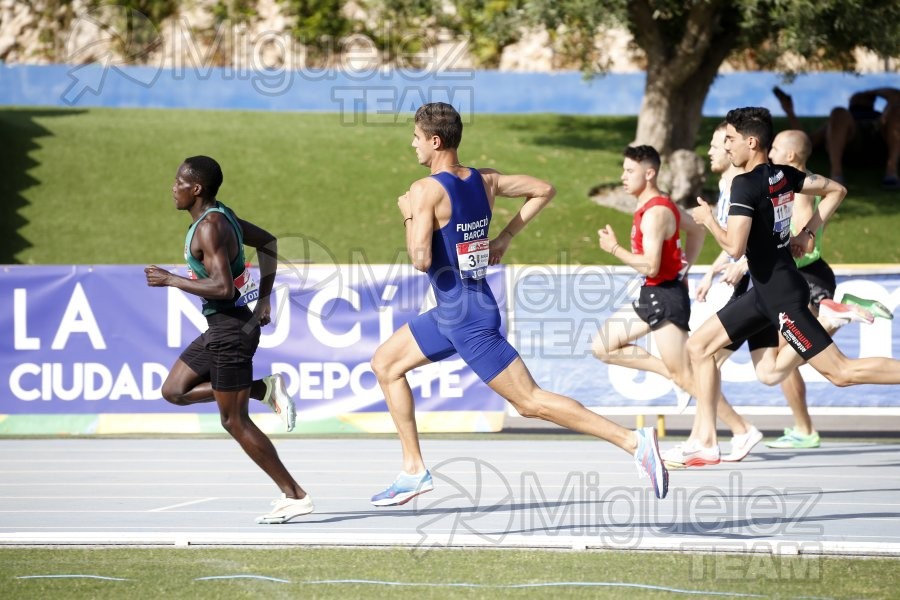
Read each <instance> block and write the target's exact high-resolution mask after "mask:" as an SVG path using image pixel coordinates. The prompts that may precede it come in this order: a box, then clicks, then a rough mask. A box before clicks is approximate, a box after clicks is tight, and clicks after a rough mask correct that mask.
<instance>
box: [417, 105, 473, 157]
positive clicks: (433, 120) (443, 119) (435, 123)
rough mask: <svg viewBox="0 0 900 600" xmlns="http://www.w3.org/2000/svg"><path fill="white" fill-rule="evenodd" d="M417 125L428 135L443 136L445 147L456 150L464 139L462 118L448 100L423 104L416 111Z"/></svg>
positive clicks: (442, 141)
mask: <svg viewBox="0 0 900 600" xmlns="http://www.w3.org/2000/svg"><path fill="white" fill-rule="evenodd" d="M416 125H418V126H419V127H420V128H421V129H422V131H424V132H425V135H427V136H429V137H430V136H433V135H436V136H438V137H439V138H441V143H442V144H443V145H444V148H446V149H448V150H454V149H456V148H459V144H460V142H461V141H462V130H463V124H462V118H461V117H460V116H459V113H458V112H456V109H455V108H453V107H452V106H451V105H449V104H447V103H446V102H431V103H429V104H423V105H422V106H420V107H419V110H417V111H416Z"/></svg>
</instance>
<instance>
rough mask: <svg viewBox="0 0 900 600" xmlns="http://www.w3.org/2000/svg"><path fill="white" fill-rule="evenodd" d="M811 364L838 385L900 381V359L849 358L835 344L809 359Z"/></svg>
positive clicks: (894, 382) (893, 382)
mask: <svg viewBox="0 0 900 600" xmlns="http://www.w3.org/2000/svg"><path fill="white" fill-rule="evenodd" d="M809 364H810V365H812V367H813V368H814V369H815V370H816V371H818V372H819V373H821V374H822V375H824V376H825V378H826V379H827V380H828V381H830V382H831V383H833V384H834V385H836V386H838V387H847V386H850V385H859V384H861V383H880V384H896V383H900V360H897V359H893V358H885V357H871V358H848V357H847V356H845V355H844V353H842V352H841V351H840V349H839V348H838V347H837V346H836V345H835V344H830V345H829V346H828V347H827V348H825V349H824V350H822V351H821V352H819V353H818V354H816V355H815V356H813V357H812V358H811V359H809Z"/></svg>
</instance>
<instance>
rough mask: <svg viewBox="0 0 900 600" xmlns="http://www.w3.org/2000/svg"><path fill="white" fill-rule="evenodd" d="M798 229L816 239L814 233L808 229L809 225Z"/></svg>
mask: <svg viewBox="0 0 900 600" xmlns="http://www.w3.org/2000/svg"><path fill="white" fill-rule="evenodd" d="M800 231H805V232H806V233H807V235H809V237H811V238H812V239H816V234H815V233H813V232H812V231H810V230H809V227H805V226H804V227H803V229H801V230H800Z"/></svg>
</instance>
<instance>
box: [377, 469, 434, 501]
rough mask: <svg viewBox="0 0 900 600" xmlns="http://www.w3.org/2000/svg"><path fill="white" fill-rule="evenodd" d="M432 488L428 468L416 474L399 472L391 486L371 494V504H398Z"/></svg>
mask: <svg viewBox="0 0 900 600" xmlns="http://www.w3.org/2000/svg"><path fill="white" fill-rule="evenodd" d="M433 489H434V482H433V481H432V479H431V472H430V471H429V470H428V469H425V472H424V473H421V474H419V473H417V474H416V475H409V474H407V473H400V474H399V475H397V479H395V480H394V483H392V484H391V487H389V488H388V489H386V490H384V491H383V492H380V493H378V494H375V495H374V496H372V504H373V505H374V506H400V505H401V504H406V503H407V502H409V501H410V500H412V499H413V498H415V497H416V496H418V495H419V494H424V493H425V492H430V491H431V490H433Z"/></svg>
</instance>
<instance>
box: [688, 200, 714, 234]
mask: <svg viewBox="0 0 900 600" xmlns="http://www.w3.org/2000/svg"><path fill="white" fill-rule="evenodd" d="M691 216H692V217H694V222H695V223H698V224H700V225H703V226H704V227H706V224H707V223H709V220H710V219H712V218H713V214H712V207H711V206H710V205H709V203H707V202H706V200H704V199H703V198H701V197H700V196H697V208H695V209H694V210H692V211H691Z"/></svg>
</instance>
